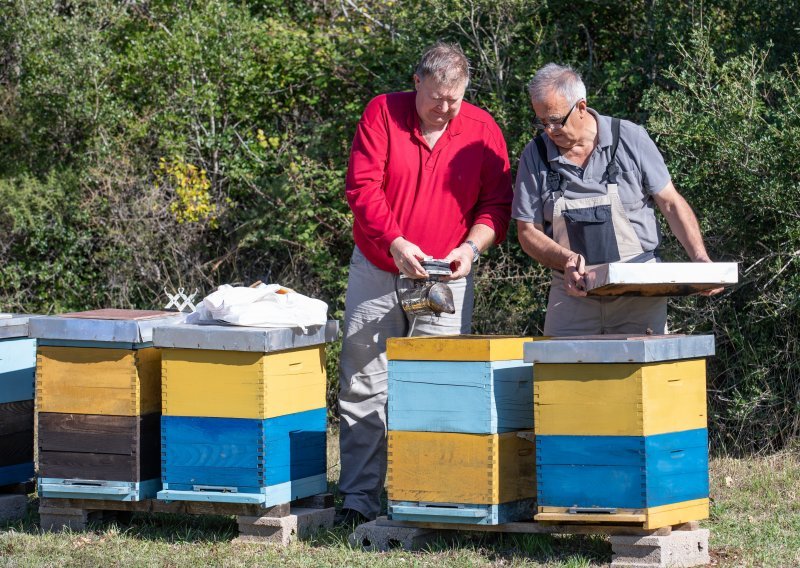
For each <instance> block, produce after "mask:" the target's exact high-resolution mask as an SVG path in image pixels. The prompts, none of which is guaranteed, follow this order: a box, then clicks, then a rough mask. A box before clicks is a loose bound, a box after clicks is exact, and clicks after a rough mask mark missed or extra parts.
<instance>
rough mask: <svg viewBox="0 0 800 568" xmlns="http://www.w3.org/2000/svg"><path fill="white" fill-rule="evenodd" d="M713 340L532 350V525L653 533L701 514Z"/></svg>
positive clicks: (618, 339)
mask: <svg viewBox="0 0 800 568" xmlns="http://www.w3.org/2000/svg"><path fill="white" fill-rule="evenodd" d="M713 353H714V339H713V337H712V336H698V337H686V336H635V337H626V336H589V337H579V338H563V339H558V340H551V341H544V342H538V343H535V344H534V343H531V344H528V345H526V346H525V359H526V361H530V362H532V363H534V407H535V418H534V420H535V431H536V441H537V454H536V459H537V488H538V510H539V513H538V514H537V516H536V519H537V520H539V521H554V522H563V521H591V522H616V523H619V522H635V523H642V524H643V526H644V527H645V528H657V527H659V526H665V525H669V524H677V523H682V522H686V521H690V520H699V519H703V518H705V517H707V515H708V447H707V430H706V427H707V418H706V392H705V389H706V381H705V357H706V356H708V355H713Z"/></svg>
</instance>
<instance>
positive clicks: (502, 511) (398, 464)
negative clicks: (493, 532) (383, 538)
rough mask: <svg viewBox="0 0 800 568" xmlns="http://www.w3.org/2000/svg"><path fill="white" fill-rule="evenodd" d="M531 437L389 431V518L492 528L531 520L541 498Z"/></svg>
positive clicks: (527, 433) (511, 434) (508, 433)
mask: <svg viewBox="0 0 800 568" xmlns="http://www.w3.org/2000/svg"><path fill="white" fill-rule="evenodd" d="M532 435H533V433H532V432H531V431H527V432H507V433H504V434H462V433H441V432H405V431H390V432H389V440H388V472H387V476H386V479H387V487H388V493H389V515H390V517H391V518H392V519H395V520H406V521H428V522H451V523H471V524H489V525H494V524H501V523H505V522H510V521H516V520H521V519H530V518H531V517H532V516H533V514H534V512H535V511H534V507H535V496H536V479H535V456H534V451H535V447H534V445H533V443H532Z"/></svg>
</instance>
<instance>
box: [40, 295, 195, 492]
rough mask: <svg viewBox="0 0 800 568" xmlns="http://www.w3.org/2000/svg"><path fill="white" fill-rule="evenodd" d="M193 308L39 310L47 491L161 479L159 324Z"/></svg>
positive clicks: (113, 487) (138, 487)
mask: <svg viewBox="0 0 800 568" xmlns="http://www.w3.org/2000/svg"><path fill="white" fill-rule="evenodd" d="M182 319H183V316H182V315H180V314H177V313H170V312H150V311H142V310H96V311H90V312H79V313H76V314H64V315H62V316H52V317H42V318H37V319H36V320H35V321H34V323H33V325H31V335H32V336H34V337H36V338H38V355H37V373H38V377H39V379H38V381H37V384H36V401H37V412H38V422H39V432H38V447H39V494H40V495H41V496H43V497H64V498H68V497H80V498H94V499H114V500H123V501H136V500H141V499H146V498H150V497H154V496H155V494H156V492H157V491H158V489H159V488H160V477H161V476H160V414H161V354H160V352H159V350H158V349H156V348H154V347H153V343H152V331H153V328H154V327H155V326H156V325H171V324H174V323H177V322H180V321H182Z"/></svg>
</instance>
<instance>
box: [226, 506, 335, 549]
mask: <svg viewBox="0 0 800 568" xmlns="http://www.w3.org/2000/svg"><path fill="white" fill-rule="evenodd" d="M335 513H336V510H335V509H334V508H333V507H330V508H328V509H305V508H301V507H292V512H291V514H289V515H287V516H285V517H248V516H239V517H237V521H238V523H239V537H238V538H237V539H235V541H234V542H262V543H263V542H269V543H275V544H281V545H283V546H287V545H289V543H291V542H292V541H293V540H294V539H296V538H307V537H309V536H311V535H312V534H313V533H315V532H317V531H319V530H321V529H325V528H330V527H332V526H333V517H334V515H335Z"/></svg>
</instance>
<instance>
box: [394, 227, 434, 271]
mask: <svg viewBox="0 0 800 568" xmlns="http://www.w3.org/2000/svg"><path fill="white" fill-rule="evenodd" d="M389 253H390V254H391V255H392V258H393V259H394V264H395V266H397V269H398V270H399V271H400V274H404V275H406V276H408V277H409V278H427V277H428V273H427V272H426V271H425V269H424V268H422V265H421V264H420V263H419V261H420V260H422V259H424V258H426V257H427V255H426V254H425V253H424V252H422V250H420V248H419V247H418V246H417V245H415V244H414V243H412V242H410V241H407V240H405V239H404V238H403V237H397V238H396V239H395V240H393V241H392V244H391V245H389Z"/></svg>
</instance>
